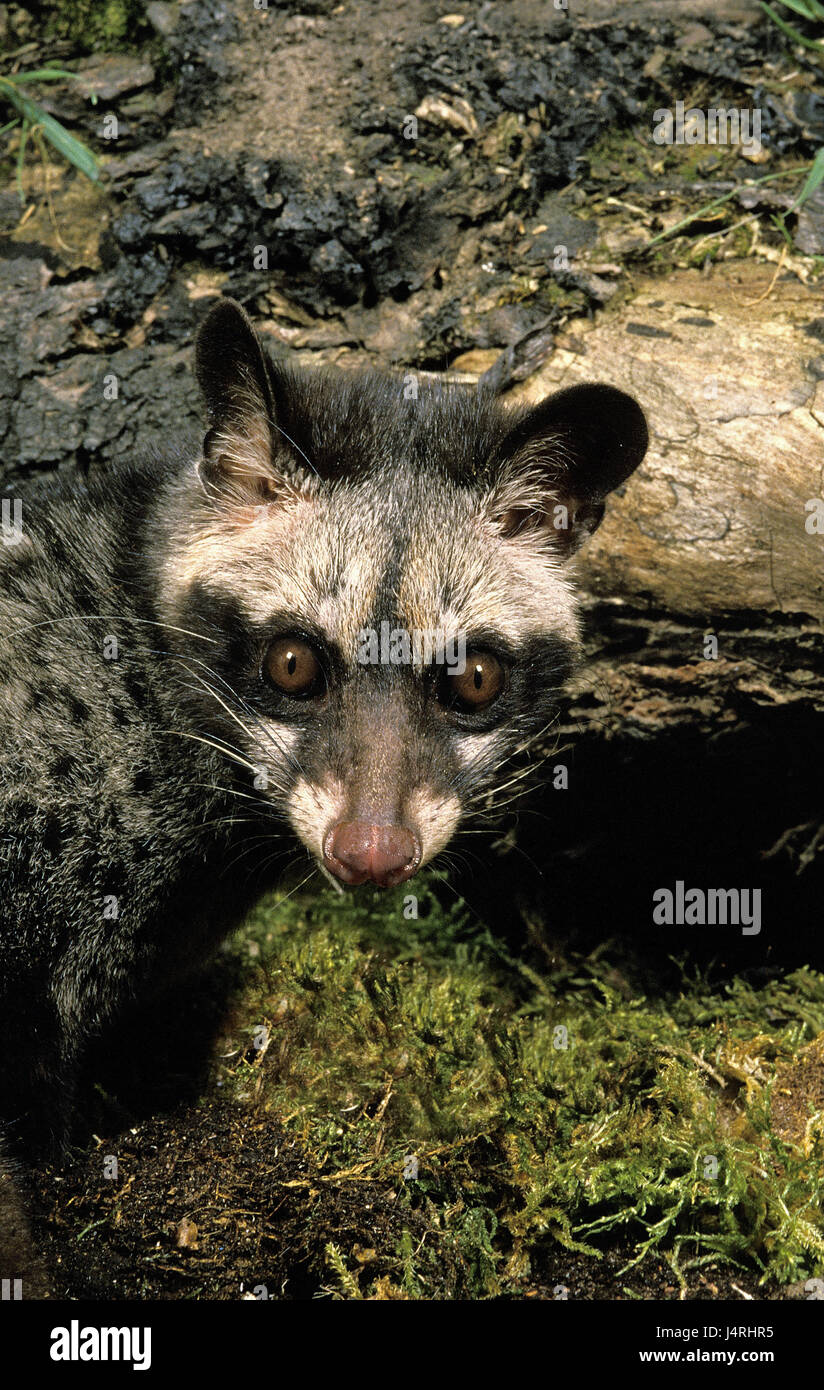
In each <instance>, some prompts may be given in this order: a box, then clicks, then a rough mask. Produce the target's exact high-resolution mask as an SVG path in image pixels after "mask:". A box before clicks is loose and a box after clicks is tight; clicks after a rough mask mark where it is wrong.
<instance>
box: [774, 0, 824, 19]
mask: <svg viewBox="0 0 824 1390" xmlns="http://www.w3.org/2000/svg"><path fill="white" fill-rule="evenodd" d="M779 3H780V4H782V5H784V6H785V7H786V8H787V9H788V10H793V11H794V12H795V13H796V14H800V15H801V18H802V19H824V5H822V4H821V3H820V0H779Z"/></svg>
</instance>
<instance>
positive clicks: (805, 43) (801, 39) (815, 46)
mask: <svg viewBox="0 0 824 1390" xmlns="http://www.w3.org/2000/svg"><path fill="white" fill-rule="evenodd" d="M760 4H761V8H762V10H763V11H764V13H765V14H767V15H769V17H770V19H771V20H772V22H773V24H777V25H778V27H779V29H780V30H781V32H782V34H786V35H787V38H788V39H790V40H791V41H792V42H793V43H800V44H801V46H802V48H811V49H812V50H813V52H814V53H824V43H822V42H821V41H820V40H819V39H808V38H807V37H806V36H805V35H804V34H800V33H799V32H798V30H797V29H794V28H793V26H792V24H788V23H787V21H786V20H785V19H782V18H781V16H780V14H778V13H777V11H776V10H774V9H773V7H772V5H768V4H766V0H760Z"/></svg>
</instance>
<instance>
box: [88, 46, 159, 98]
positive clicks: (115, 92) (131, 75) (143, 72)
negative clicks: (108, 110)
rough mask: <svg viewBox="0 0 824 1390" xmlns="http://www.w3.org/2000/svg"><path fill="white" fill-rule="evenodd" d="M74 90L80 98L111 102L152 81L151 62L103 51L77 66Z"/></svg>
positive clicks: (136, 90) (147, 85)
mask: <svg viewBox="0 0 824 1390" xmlns="http://www.w3.org/2000/svg"><path fill="white" fill-rule="evenodd" d="M77 75H78V81H77V83H76V84H75V85H76V87H77V90H78V91H79V92H80V93H81V94H82V95H83V96H84V97H97V100H98V101H114V100H116V98H117V97H122V96H125V95H126V93H128V92H138V91H140V90H141V88H143V87H149V86H151V84H152V82H154V78H155V71H154V68H153V67H152V65H151V63H149V62H147V61H146V60H145V59H141V58H131V57H128V56H127V55H126V54H122V53H106V54H102V55H101V56H99V57H95V58H90V59H89V60H88V62H86V63H83V64H81V65H80V66H79V67H78V69H77Z"/></svg>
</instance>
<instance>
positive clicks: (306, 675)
mask: <svg viewBox="0 0 824 1390" xmlns="http://www.w3.org/2000/svg"><path fill="white" fill-rule="evenodd" d="M263 675H264V678H265V679H266V680H267V681H268V682H269V684H270V685H273V686H274V687H275V689H276V690H280V691H282V693H283V694H284V695H292V696H295V697H297V698H300V697H302V696H306V695H317V694H319V693H320V691H321V689H322V688H323V670H322V668H321V664H320V662H319V661H318V658H317V657H316V655H315V653H314V652H313V650H312V648H311V647H310V646H309V643H308V642H304V640H303V638H302V637H276V638H275V640H274V642H272V643H271V645H270V647H269V649H268V651H267V653H266V655H265V657H264V658H263Z"/></svg>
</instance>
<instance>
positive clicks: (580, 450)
mask: <svg viewBox="0 0 824 1390" xmlns="http://www.w3.org/2000/svg"><path fill="white" fill-rule="evenodd" d="M648 442H649V433H648V430H647V422H646V418H645V416H644V412H643V411H642V409H641V407H640V405H639V404H638V402H637V401H636V400H634V399H633V397H632V396H628V395H627V393H626V392H625V391H619V390H618V388H617V387H615V386H605V385H602V384H592V385H583V386H570V387H568V388H567V389H566V390H564V391H558V392H557V393H556V394H555V395H554V396H549V397H547V399H546V400H545V401H541V403H540V404H539V405H536V406H533V407H532V408H531V409H529V410H527V411H526V413H525V414H523V415H521V416H520V417H519V418H518V419H517V420H516V422H515V424H514V425H513V426H512V428H511V430H510V431H509V432H508V434H507V435H506V438H505V440H504V443H503V445H502V447H501V451H500V458H501V461H502V462H501V467H500V475H499V483H498V488H497V490H496V491H497V494H498V496H497V512H496V515H497V520H498V523H499V525H500V526H501V529H502V530H503V532H504V534H505V535H509V536H511V535H516V534H519V533H520V532H522V531H525V530H527V529H530V530H538V529H543V530H544V531H545V532H547V533H548V534H552V535H554V538H555V540H556V541H557V544H558V547H559V548H560V549H561V550H562V551H565V552H570V553H571V552H572V551H574V550H577V548H578V546H579V545H580V544H581V542H582V541H583V540H584V539H585V537H586V536H587V535H589V534H591V533H592V532H593V531H594V530H595V529H596V528H597V527H598V526H599V525H600V522H601V519H602V517H603V515H604V498H605V497H606V496H607V494H608V493H610V492H612V491H613V489H614V488H616V487H619V486H620V485H621V483H623V482H625V481H626V479H627V478H628V477H629V476H630V474H631V473H633V472H634V471H635V469H636V468H637V467H638V465H639V463H640V462H641V460H642V459H643V457H644V454H645V453H646V451H647V444H648ZM493 500H494V499H493Z"/></svg>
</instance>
